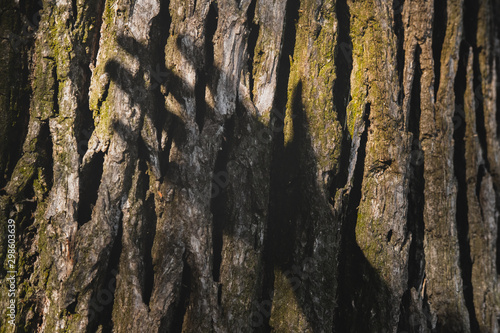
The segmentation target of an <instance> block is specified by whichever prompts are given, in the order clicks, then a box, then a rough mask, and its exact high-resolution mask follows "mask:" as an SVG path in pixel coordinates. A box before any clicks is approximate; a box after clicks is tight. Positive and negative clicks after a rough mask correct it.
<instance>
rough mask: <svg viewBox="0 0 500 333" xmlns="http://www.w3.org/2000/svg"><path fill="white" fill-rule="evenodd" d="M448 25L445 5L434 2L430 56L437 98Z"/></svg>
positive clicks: (444, 3)
mask: <svg viewBox="0 0 500 333" xmlns="http://www.w3.org/2000/svg"><path fill="white" fill-rule="evenodd" d="M447 24H448V12H447V3H446V1H442V0H434V21H433V25H432V55H433V57H434V96H435V97H437V92H438V89H439V81H440V76H441V51H442V50H443V42H444V38H445V37H446V25H447Z"/></svg>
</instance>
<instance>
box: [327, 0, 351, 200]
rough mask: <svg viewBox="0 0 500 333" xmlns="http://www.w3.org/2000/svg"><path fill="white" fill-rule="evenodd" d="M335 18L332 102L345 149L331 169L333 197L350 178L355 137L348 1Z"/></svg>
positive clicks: (339, 4)
mask: <svg viewBox="0 0 500 333" xmlns="http://www.w3.org/2000/svg"><path fill="white" fill-rule="evenodd" d="M336 10H337V12H336V17H337V20H338V40H337V46H336V51H335V64H337V65H336V70H337V79H336V80H335V83H334V86H333V102H334V105H335V108H336V111H337V119H338V121H339V123H340V124H342V130H343V133H342V147H341V149H342V151H341V154H340V165H339V169H338V170H335V171H331V174H330V179H333V181H332V182H331V184H329V187H330V198H331V199H332V202H331V203H332V204H334V203H333V198H335V195H336V192H337V191H338V190H339V189H341V188H343V187H345V186H346V184H347V180H348V173H349V163H350V154H351V146H352V139H351V135H350V133H349V130H348V128H347V106H348V105H349V102H350V99H351V95H350V89H351V72H352V41H351V36H350V34H349V32H350V29H351V28H350V25H351V23H350V20H351V19H350V17H351V16H350V12H349V6H348V5H347V1H346V0H339V1H338V2H337V4H336Z"/></svg>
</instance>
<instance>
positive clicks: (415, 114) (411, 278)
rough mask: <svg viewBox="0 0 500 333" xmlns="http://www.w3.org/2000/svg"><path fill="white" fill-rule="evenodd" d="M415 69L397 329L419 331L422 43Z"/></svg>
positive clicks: (423, 253)
mask: <svg viewBox="0 0 500 333" xmlns="http://www.w3.org/2000/svg"><path fill="white" fill-rule="evenodd" d="M414 52H415V54H414V58H415V72H414V77H413V84H412V89H411V96H410V114H409V119H408V131H409V132H410V133H411V134H412V137H413V138H412V145H411V153H410V154H411V155H410V175H409V178H410V180H409V187H410V190H409V192H408V224H407V225H408V233H409V234H411V237H412V242H411V244H410V252H409V258H408V287H407V290H406V292H405V293H404V295H403V299H402V302H401V314H400V320H399V326H398V331H401V332H403V331H408V332H410V333H413V332H418V331H419V329H424V328H421V327H419V326H418V324H419V323H418V321H415V320H414V316H415V314H414V313H412V307H413V306H415V305H414V304H413V303H412V300H411V289H412V288H415V290H416V291H417V292H418V293H420V292H421V288H423V283H424V275H425V269H424V268H425V252H424V229H425V225H424V204H425V200H424V198H425V197H424V189H425V179H424V162H425V161H424V153H423V151H422V146H421V142H420V114H421V104H420V93H421V78H422V69H421V67H420V55H421V53H422V50H421V48H420V46H419V45H417V46H416V48H415V51H414Z"/></svg>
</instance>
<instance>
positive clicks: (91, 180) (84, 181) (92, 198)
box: [77, 152, 104, 227]
mask: <svg viewBox="0 0 500 333" xmlns="http://www.w3.org/2000/svg"><path fill="white" fill-rule="evenodd" d="M103 166H104V153H103V152H98V153H96V154H95V155H94V156H93V158H92V160H91V161H90V162H89V163H88V164H87V165H86V166H85V168H84V169H83V170H82V171H81V172H80V179H79V182H80V194H79V197H80V202H79V205H78V218H77V220H78V226H79V227H81V226H82V225H83V224H85V223H87V222H88V221H90V219H91V218H92V210H93V208H94V206H95V204H96V201H97V196H98V190H99V184H100V183H101V178H102V171H103Z"/></svg>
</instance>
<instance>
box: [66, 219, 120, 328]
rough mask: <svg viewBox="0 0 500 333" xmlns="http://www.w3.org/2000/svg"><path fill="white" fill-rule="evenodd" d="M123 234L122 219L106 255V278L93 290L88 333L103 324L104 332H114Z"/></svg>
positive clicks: (101, 279)
mask: <svg viewBox="0 0 500 333" xmlns="http://www.w3.org/2000/svg"><path fill="white" fill-rule="evenodd" d="M122 235H123V227H122V223H121V219H120V223H119V224H118V231H117V234H116V238H115V239H114V242H113V246H112V248H111V251H110V252H108V253H106V254H107V256H106V257H107V258H109V259H108V263H107V265H106V273H105V275H104V278H102V277H100V281H98V284H97V286H98V287H97V288H96V289H95V290H94V291H93V293H92V296H91V301H90V312H89V316H88V326H87V333H93V332H95V331H96V330H97V328H98V327H99V326H100V325H102V332H103V333H111V332H113V320H112V313H113V303H114V297H115V290H116V276H117V275H118V269H119V267H118V266H119V263H120V256H121V253H122ZM106 254H105V255H106ZM98 279H99V278H98ZM75 298H76V297H75Z"/></svg>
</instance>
